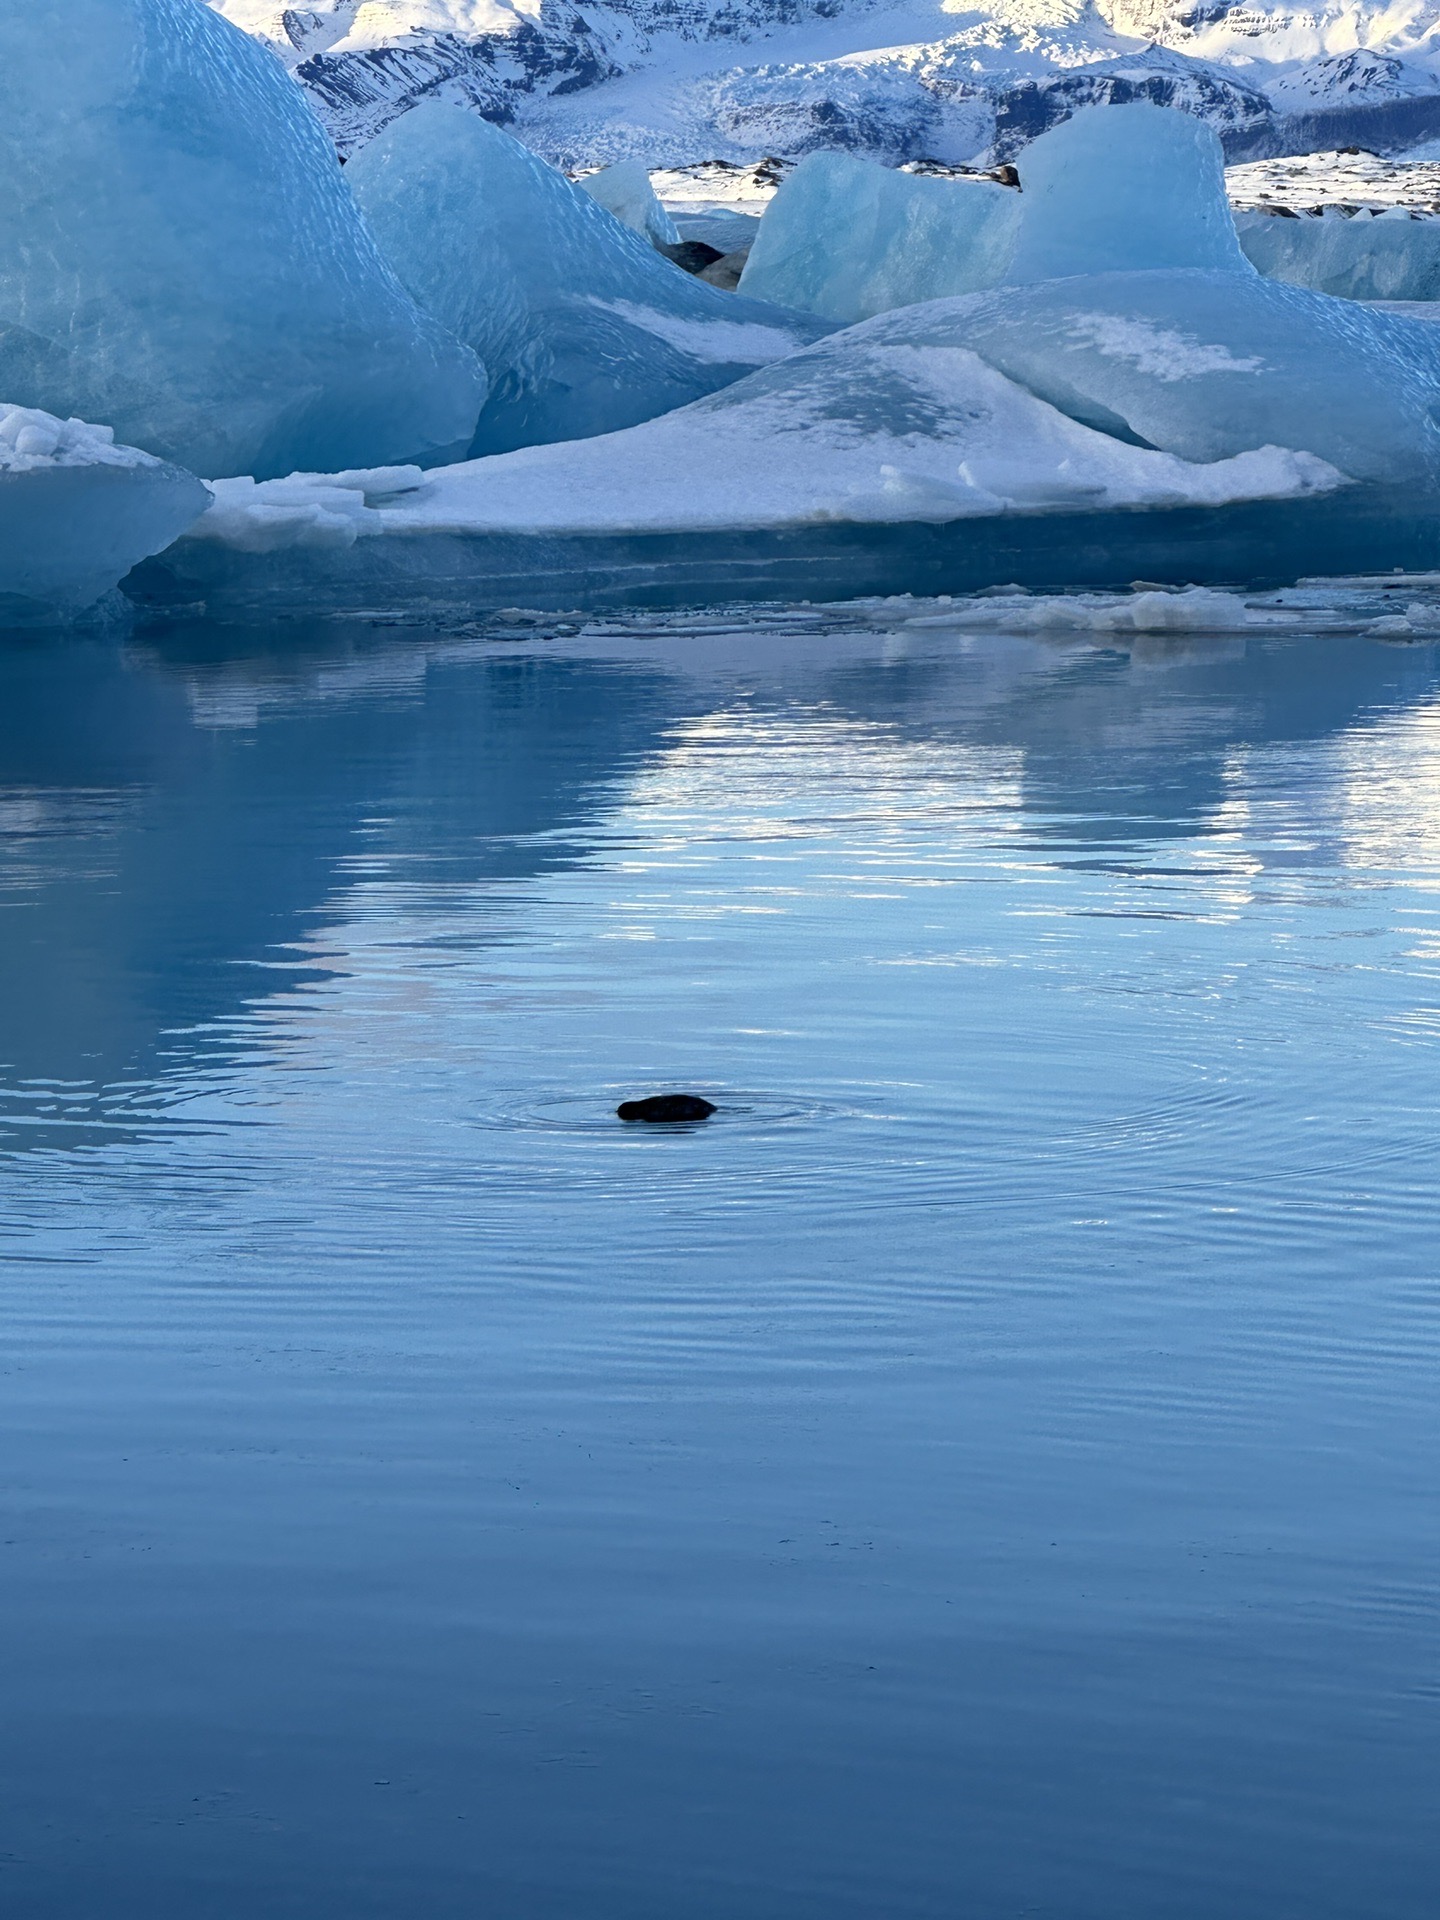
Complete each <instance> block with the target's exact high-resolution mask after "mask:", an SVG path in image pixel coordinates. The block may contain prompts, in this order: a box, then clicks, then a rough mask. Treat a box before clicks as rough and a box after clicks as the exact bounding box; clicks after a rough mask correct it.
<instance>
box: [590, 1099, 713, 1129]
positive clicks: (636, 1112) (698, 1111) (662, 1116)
mask: <svg viewBox="0 0 1440 1920" xmlns="http://www.w3.org/2000/svg"><path fill="white" fill-rule="evenodd" d="M615 1111H616V1113H617V1114H618V1115H619V1117H620V1118H621V1119H622V1120H650V1121H652V1122H653V1121H660V1122H665V1121H674V1120H708V1119H709V1118H710V1116H711V1114H712V1113H714V1111H715V1109H714V1107H713V1106H712V1105H711V1103H710V1101H708V1100H702V1099H701V1098H700V1096H699V1094H698V1093H652V1094H651V1096H650V1098H649V1099H648V1100H622V1101H621V1102H620V1105H619V1106H618V1107H617V1108H616V1109H615Z"/></svg>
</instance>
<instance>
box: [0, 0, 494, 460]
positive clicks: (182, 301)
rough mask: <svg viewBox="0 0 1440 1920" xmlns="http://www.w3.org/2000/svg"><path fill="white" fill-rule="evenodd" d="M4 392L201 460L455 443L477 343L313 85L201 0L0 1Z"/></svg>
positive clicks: (478, 393)
mask: <svg viewBox="0 0 1440 1920" xmlns="http://www.w3.org/2000/svg"><path fill="white" fill-rule="evenodd" d="M0 71H3V73H4V75H5V82H6V110H5V114H4V117H3V121H0V164H3V171H4V178H5V192H4V195H3V196H0V393H5V394H7V395H9V396H10V397H11V398H12V399H14V400H16V401H19V402H23V403H25V404H27V405H30V406H34V407H39V408H43V409H44V410H46V411H48V412H50V413H53V414H56V415H60V416H67V415H79V416H81V417H83V418H85V419H90V420H104V421H106V422H108V423H109V424H110V425H112V426H113V427H114V428H115V429H116V430H117V431H118V433H119V434H120V436H121V438H122V439H123V440H127V441H131V442H133V443H135V444H136V445H139V446H142V447H145V448H148V449H149V450H150V451H151V452H152V453H156V454H160V455H163V456H164V457H165V458H167V459H169V460H173V461H176V462H178V463H180V464H181V465H182V466H185V467H188V468H191V469H193V470H195V471H197V472H200V473H205V474H235V473H247V474H274V473H284V472H288V471H290V470H291V469H293V468H295V467H300V466H304V467H328V468H333V467H340V466H357V465H360V464H375V463H379V462H382V461H386V460H411V459H426V460H431V459H437V458H445V457H450V458H454V457H457V456H458V455H459V454H462V453H463V452H464V451H465V449H466V448H467V447H468V446H469V444H470V439H471V436H472V434H473V432H474V426H475V420H476V417H477V415H478V413H479V411H480V406H481V403H482V401H483V399H484V395H485V379H484V373H483V370H482V369H481V367H480V366H479V364H478V362H477V361H476V359H475V356H474V355H473V353H471V352H470V351H469V350H468V349H467V348H465V347H462V346H461V345H460V344H459V343H458V342H457V341H456V340H454V339H452V338H451V337H450V336H449V335H448V334H447V333H446V332H445V331H444V329H443V328H442V327H441V326H440V325H439V324H438V323H437V322H436V321H435V320H434V319H433V318H432V317H431V316H430V315H428V314H426V313H423V312H422V311H420V309H419V308H417V306H416V305H415V303H414V301H413V300H412V299H411V298H410V296H409V295H408V294H407V293H406V292H405V290H404V289H403V288H402V287H401V286H400V284H399V282H398V281H397V280H396V278H395V276H394V274H393V273H392V272H391V270H390V269H389V268H388V267H387V266H386V264H385V262H384V261H383V259H382V258H381V256H380V254H379V253H378V251H377V249H376V247H375V245H374V242H373V241H372V240H371V238H370V236H369V234H368V233H367V232H366V230H365V226H364V223H363V221H362V220H361V219H360V217H359V215H358V213H357V212H356V210H355V207H354V204H353V202H352V201H351V199H350V196H349V194H348V192H347V191H346V187H345V181H344V177H343V175H342V173H341V170H340V167H339V165H338V163H337V160H336V157H335V152H334V149H333V148H332V147H331V145H330V142H329V140H328V139H327V137H326V135H325V133H324V132H323V130H322V129H321V127H320V124H319V122H318V121H317V120H316V119H315V117H314V115H313V114H312V113H311V111H310V108H309V107H308V106H307V104H306V102H305V96H304V94H303V93H302V92H301V90H300V89H299V88H298V87H297V86H296V85H295V83H294V81H293V80H292V79H291V78H290V77H289V75H288V74H287V73H286V72H285V71H284V69H283V68H282V67H281V66H280V64H279V62H278V61H277V60H276V59H275V57H274V56H273V54H271V53H269V52H268V51H267V50H266V49H265V48H264V47H262V46H261V45H260V44H259V43H258V42H257V41H256V40H254V39H252V38H251V37H250V36H249V35H248V34H245V33H242V32H241V31H240V30H239V29H238V28H237V27H234V26H231V25H230V24H229V22H228V21H226V20H224V19H222V18H221V17H220V15H219V14H217V13H214V12H212V11H211V9H210V8H208V7H206V6H202V5H197V4H196V0H63V4H56V3H55V0H49V3H47V4H36V5H29V4H27V5H23V6H18V5H17V6H7V7H4V8H0Z"/></svg>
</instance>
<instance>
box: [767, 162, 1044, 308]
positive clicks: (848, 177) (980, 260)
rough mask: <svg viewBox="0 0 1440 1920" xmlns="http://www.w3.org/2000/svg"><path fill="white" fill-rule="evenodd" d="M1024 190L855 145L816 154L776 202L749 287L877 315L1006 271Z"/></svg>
mask: <svg viewBox="0 0 1440 1920" xmlns="http://www.w3.org/2000/svg"><path fill="white" fill-rule="evenodd" d="M1020 212H1021V196H1020V195H1019V194H1018V193H1016V192H1015V190H1014V188H1013V187H1002V186H1000V185H998V184H997V183H996V182H995V181H993V180H982V179H977V180H937V179H929V178H927V177H926V176H925V175H923V174H912V173H900V172H897V171H895V170H894V169H892V168H890V167H882V166H879V165H877V163H876V162H875V161H873V160H862V159H859V158H858V157H857V156H856V155H854V154H850V153H812V154H810V155H808V156H807V157H806V158H805V159H804V160H802V161H801V162H800V165H799V166H798V167H796V169H795V171H794V172H793V173H792V174H790V176H789V177H788V178H787V179H786V180H785V181H784V182H783V184H782V185H781V187H780V189H779V191H778V192H777V193H776V195H775V198H774V199H773V200H772V201H771V202H770V205H769V206H768V207H767V208H766V210H765V216H764V218H763V219H762V220H761V222H760V228H759V231H758V232H757V233H756V235H755V241H754V245H753V246H752V247H751V249H750V257H749V259H748V260H747V261H746V262H745V271H744V273H743V274H742V275H741V277H740V290H741V292H742V293H745V294H747V295H751V296H753V297H754V298H755V299H758V300H774V301H778V302H780V303H781V304H782V305H787V306H791V307H800V308H804V309H806V310H808V311H809V312H811V313H819V314H824V315H825V316H826V318H827V319H830V320H838V321H842V322H845V323H847V324H848V323H849V322H851V321H855V320H868V319H869V318H870V317H871V316H872V315H873V314H877V313H885V312H887V311H888V310H889V309H890V308H891V307H908V306H913V305H915V304H916V303H917V302H918V301H921V300H939V299H942V298H944V297H945V296H946V295H947V294H954V293H969V292H972V291H973V290H974V289H976V288H979V287H990V286H994V284H995V282H996V281H997V280H1000V279H1003V278H1004V275H1005V271H1006V269H1007V267H1008V266H1009V263H1010V258H1011V255H1012V254H1013V252H1014V249H1015V234H1016V229H1017V228H1018V226H1019V223H1020Z"/></svg>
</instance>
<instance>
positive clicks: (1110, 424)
mask: <svg viewBox="0 0 1440 1920" xmlns="http://www.w3.org/2000/svg"><path fill="white" fill-rule="evenodd" d="M911 311H912V310H909V309H907V310H905V312H903V313H899V314H890V315H886V316H884V317H883V319H882V320H881V321H880V322H876V323H872V324H875V325H879V326H881V327H882V328H883V327H884V326H886V325H891V326H894V327H895V328H896V331H897V333H898V334H899V335H900V336H902V337H904V338H907V339H909V338H914V337H915V335H916V333H917V331H920V330H922V329H924V328H925V327H926V326H927V324H928V325H930V326H933V327H934V328H935V330H936V332H937V335H943V336H944V337H947V338H950V339H953V340H955V341H957V342H963V343H964V344H965V345H966V346H967V347H969V348H970V349H971V350H972V351H974V352H975V353H977V354H978V355H979V356H980V357H981V359H983V360H984V361H985V362H986V363H987V364H988V365H989V366H992V367H994V368H995V369H996V370H997V371H998V372H1000V373H1003V374H1005V375H1006V377H1007V378H1009V379H1011V380H1014V381H1016V382H1018V383H1019V384H1020V385H1021V386H1023V387H1024V388H1025V389H1026V391H1027V392H1029V393H1032V394H1035V395H1036V396H1037V397H1039V398H1041V399H1044V400H1046V401H1048V402H1049V403H1050V404H1051V405H1052V406H1055V407H1057V408H1059V410H1060V411H1061V412H1062V413H1064V414H1066V415H1067V416H1068V417H1069V418H1070V419H1072V420H1077V421H1084V422H1086V423H1087V424H1089V425H1090V426H1092V427H1094V428H1095V429H1096V430H1097V431H1100V432H1103V433H1108V434H1111V435H1113V436H1114V437H1115V438H1116V439H1117V440H1121V441H1125V440H1128V441H1130V442H1131V443H1133V444H1135V445H1137V446H1142V447H1158V448H1163V449H1164V450H1165V451H1166V452H1168V453H1173V454H1177V455H1178V456H1180V457H1181V458H1182V459H1185V460H1198V461H1213V460H1224V459H1228V458H1230V457H1232V456H1233V455H1235V454H1238V453H1243V452H1244V451H1245V450H1246V449H1248V448H1252V447H1256V446H1260V445H1264V444H1267V443H1269V444H1274V445H1277V446H1287V447H1296V448H1304V449H1305V450H1306V451H1307V452H1309V453H1312V454H1315V455H1317V456H1318V457H1319V458H1320V459H1322V460H1325V461H1327V462H1329V463H1330V464H1331V465H1333V466H1334V467H1336V468H1337V469H1338V470H1339V471H1340V472H1342V473H1344V474H1346V475H1347V476H1348V477H1349V478H1350V479H1352V480H1355V481H1363V482H1367V483H1371V484H1374V485H1394V486H1405V487H1410V488H1415V489H1418V490H1419V493H1420V494H1421V495H1423V496H1424V497H1426V498H1427V499H1428V500H1429V502H1430V511H1431V512H1435V511H1436V510H1437V507H1440V425H1437V419H1436V416H1437V412H1440V329H1436V328H1435V327H1433V326H1431V325H1429V324H1427V323H1426V322H1424V321H1419V320H1412V319H1409V318H1407V317H1404V316H1402V315H1398V314H1392V313H1386V312H1383V311H1379V310H1376V309H1374V308H1370V307H1365V306H1361V305H1359V304H1358V303H1356V302H1353V301H1347V300H1334V299H1331V298H1330V297H1329V296H1328V295H1326V294H1323V293H1311V292H1308V291H1307V290H1306V289H1304V288H1302V287H1291V286H1286V285H1283V284H1282V283H1281V282H1280V281H1278V280H1267V279H1265V278H1263V277H1262V276H1261V275H1260V274H1257V273H1248V272H1247V273H1245V274H1238V273H1227V272H1210V271H1206V270H1202V269H1193V268H1186V269H1180V270H1178V271H1171V272H1154V273H1106V274H1092V275H1078V276H1074V277H1072V278H1070V279H1066V280H1049V281H1041V282H1038V283H1037V284H1035V285H1032V286H1018V287H995V288H991V289H990V290H989V291H988V292H985V293H978V294H969V295H967V296H965V297H963V298H962V299H959V300H954V301H947V302H944V303H938V304H936V305H933V306H930V307H924V308H916V309H914V310H913V313H914V315H915V319H914V321H913V322H912V321H911V320H910V318H909V316H910V313H911ZM926 315H929V316H932V318H931V320H930V321H929V322H928V323H927V322H926V321H925V319H924V317H923V316H926Z"/></svg>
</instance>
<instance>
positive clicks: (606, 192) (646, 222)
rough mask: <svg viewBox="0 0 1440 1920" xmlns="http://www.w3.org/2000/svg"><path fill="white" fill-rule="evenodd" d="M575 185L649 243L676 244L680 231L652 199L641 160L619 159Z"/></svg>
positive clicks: (651, 190)
mask: <svg viewBox="0 0 1440 1920" xmlns="http://www.w3.org/2000/svg"><path fill="white" fill-rule="evenodd" d="M579 184H580V186H581V187H582V188H583V189H584V191H585V192H586V193H588V194H589V196H590V198H591V199H592V200H598V201H599V203H600V205H601V206H602V207H607V208H608V209H609V210H610V212H611V213H613V214H614V216H615V218H616V219H617V220H619V221H621V222H622V223H623V224H624V225H625V226H627V227H629V228H630V229H631V231H632V232H634V233H643V234H644V236H645V238H646V239H647V240H648V241H649V242H650V244H651V245H652V246H656V247H678V246H679V244H680V230H679V228H678V227H677V226H676V225H675V222H674V221H673V220H672V219H671V218H670V216H669V214H668V213H667V212H666V211H665V209H664V207H662V206H661V204H660V202H659V200H658V199H657V198H656V194H655V189H654V188H653V187H652V186H651V184H650V175H649V173H648V171H647V170H646V168H645V166H644V164H643V163H642V162H641V161H639V160H619V161H617V162H616V163H615V165H614V166H613V167H602V168H601V169H600V171H599V172H598V173H592V174H589V175H587V176H586V178H585V179H583V180H582V181H580V182H579Z"/></svg>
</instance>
